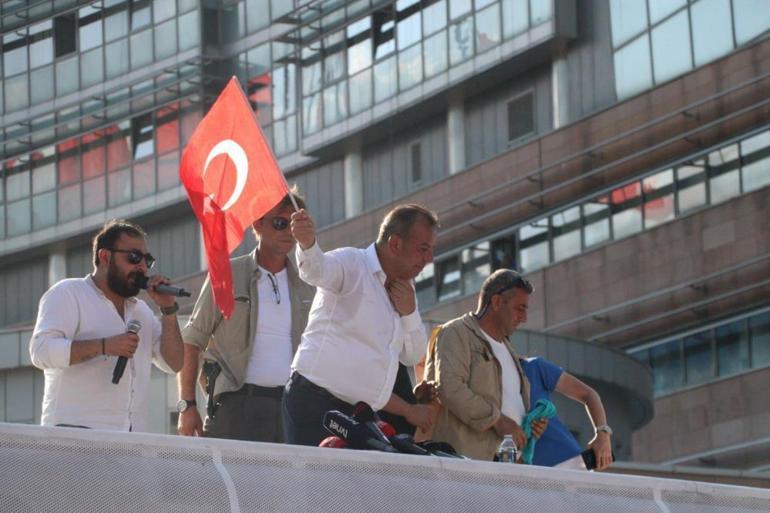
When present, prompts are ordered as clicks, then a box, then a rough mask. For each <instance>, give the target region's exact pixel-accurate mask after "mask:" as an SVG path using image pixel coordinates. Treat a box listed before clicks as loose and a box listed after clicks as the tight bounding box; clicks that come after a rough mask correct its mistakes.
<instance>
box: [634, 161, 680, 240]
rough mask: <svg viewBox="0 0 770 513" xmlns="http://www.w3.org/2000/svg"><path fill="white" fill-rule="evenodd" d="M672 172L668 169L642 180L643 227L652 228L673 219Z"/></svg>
mask: <svg viewBox="0 0 770 513" xmlns="http://www.w3.org/2000/svg"><path fill="white" fill-rule="evenodd" d="M673 183H674V172H673V171H672V170H671V169H669V170H666V171H663V172H662V173H657V174H655V175H652V176H650V177H647V178H645V179H644V180H642V190H643V191H644V227H645V228H653V227H655V226H658V225H659V224H662V223H665V222H667V221H670V220H672V219H673V218H674V192H673V190H674V187H673Z"/></svg>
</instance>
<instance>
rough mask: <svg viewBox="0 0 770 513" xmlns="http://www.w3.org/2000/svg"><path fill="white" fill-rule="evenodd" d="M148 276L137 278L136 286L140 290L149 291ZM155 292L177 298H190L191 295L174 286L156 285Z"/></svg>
mask: <svg viewBox="0 0 770 513" xmlns="http://www.w3.org/2000/svg"><path fill="white" fill-rule="evenodd" d="M148 280H149V278H148V277H147V276H138V277H137V278H136V281H135V283H136V286H137V287H139V288H140V289H144V290H147V281H148ZM155 291H156V292H159V293H161V294H169V295H171V296H175V297H190V293H189V292H187V291H186V290H185V289H183V288H181V287H174V286H173V285H155Z"/></svg>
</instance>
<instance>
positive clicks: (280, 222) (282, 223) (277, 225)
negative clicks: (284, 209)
mask: <svg viewBox="0 0 770 513" xmlns="http://www.w3.org/2000/svg"><path fill="white" fill-rule="evenodd" d="M289 222H290V221H289V219H288V218H287V217H274V218H272V219H271V220H270V224H271V226H272V227H273V230H275V231H277V232H280V231H283V230H285V229H286V228H287V227H288V226H289Z"/></svg>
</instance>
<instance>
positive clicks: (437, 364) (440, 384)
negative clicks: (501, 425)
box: [425, 313, 530, 461]
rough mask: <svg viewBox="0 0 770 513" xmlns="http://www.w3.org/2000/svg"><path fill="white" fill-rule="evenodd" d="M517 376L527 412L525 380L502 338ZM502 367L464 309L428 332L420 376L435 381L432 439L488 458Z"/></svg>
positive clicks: (493, 447) (496, 439)
mask: <svg viewBox="0 0 770 513" xmlns="http://www.w3.org/2000/svg"><path fill="white" fill-rule="evenodd" d="M504 343H505V345H506V347H507V348H508V351H510V353H511V355H513V361H514V362H515V363H516V369H517V370H518V371H519V377H520V378H521V384H522V386H521V396H522V399H523V400H524V407H525V408H526V410H527V411H529V407H530V405H529V381H528V380H527V377H526V376H525V375H524V371H523V370H522V368H521V364H520V363H519V360H518V357H517V356H516V353H515V352H514V350H513V346H512V344H511V341H510V340H508V339H506V340H505V341H504ZM501 375H502V368H501V366H500V363H499V362H498V361H497V358H495V354H494V352H493V351H492V348H491V347H490V345H489V342H488V341H487V339H486V337H485V336H484V333H483V332H482V331H481V327H480V326H479V323H478V321H477V320H476V317H475V316H473V315H472V314H470V313H468V314H465V315H464V316H462V317H459V318H457V319H454V320H451V321H449V322H448V323H446V324H445V325H443V326H441V327H440V328H437V329H436V330H434V333H433V336H432V337H431V341H430V343H429V344H428V354H427V357H426V364H425V379H426V380H428V381H431V380H433V381H435V382H436V386H437V388H438V396H439V399H440V400H441V404H442V405H443V406H442V408H441V409H440V410H439V413H438V416H437V417H436V420H435V424H434V430H433V439H434V440H437V441H443V442H448V443H450V444H451V445H452V446H453V447H454V448H455V450H457V452H459V453H460V454H462V455H464V456H468V457H470V458H474V459H480V460H487V461H491V460H492V459H493V457H494V455H495V452H496V451H497V448H498V446H499V445H500V442H502V440H503V438H502V437H501V436H498V434H497V432H496V431H495V429H494V428H493V427H492V426H493V425H494V424H495V422H497V419H498V418H500V406H501V404H502V398H503V387H502V379H501Z"/></svg>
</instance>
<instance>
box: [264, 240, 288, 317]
mask: <svg viewBox="0 0 770 513" xmlns="http://www.w3.org/2000/svg"><path fill="white" fill-rule="evenodd" d="M284 228H285V227H284ZM266 274H267V277H268V278H269V279H270V285H272V286H273V294H274V295H275V302H276V303H278V304H279V305H280V304H281V289H279V288H278V280H276V279H275V276H273V274H272V273H266Z"/></svg>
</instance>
